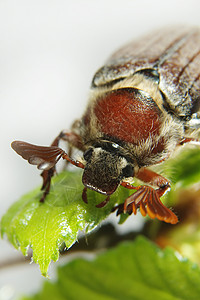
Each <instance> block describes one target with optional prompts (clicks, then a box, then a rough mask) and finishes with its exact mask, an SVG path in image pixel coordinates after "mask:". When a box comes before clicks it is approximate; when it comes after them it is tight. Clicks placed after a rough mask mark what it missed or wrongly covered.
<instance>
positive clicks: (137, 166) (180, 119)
mask: <svg viewBox="0 0 200 300" xmlns="http://www.w3.org/2000/svg"><path fill="white" fill-rule="evenodd" d="M199 70H200V30H199V29H196V28H183V27H182V28H172V29H167V30H163V31H158V32H154V33H152V34H151V35H148V36H147V37H145V38H143V39H140V40H138V41H135V42H133V43H130V44H128V45H127V46H125V47H123V48H121V49H120V50H119V51H117V52H116V53H115V54H114V55H113V56H111V58H110V59H109V60H108V61H107V63H106V64H105V65H104V66H103V67H102V68H101V69H100V70H98V71H97V73H96V74H95V76H94V78H93V81H92V85H91V93H90V99H89V103H88V106H87V109H86V111H85V113H84V114H83V116H82V118H81V119H80V120H79V121H76V122H75V123H74V125H73V126H72V130H71V131H70V132H64V131H63V132H61V133H60V135H59V136H58V137H57V138H56V139H55V140H54V141H53V143H52V145H51V146H50V147H40V146H35V145H32V144H28V143H25V142H20V141H15V142H13V143H12V147H13V149H14V150H15V151H16V152H17V153H18V154H20V155H21V156H22V157H23V158H24V159H27V160H28V161H29V162H30V163H31V164H35V165H37V166H38V168H39V169H42V170H43V172H42V177H43V186H42V189H43V190H44V195H43V198H42V199H41V201H44V199H45V197H46V195H47V194H48V192H49V189H50V182H51V177H52V176H53V174H54V172H55V165H56V163H57V161H58V160H59V159H60V158H61V157H62V158H63V159H66V160H67V161H69V162H70V163H72V164H73V165H76V166H77V167H80V168H83V169H84V171H83V177H82V181H83V184H84V186H85V187H84V189H83V200H84V201H85V202H87V188H89V189H92V190H94V191H96V192H99V193H101V194H104V195H106V196H107V197H106V199H105V201H103V202H102V203H100V204H99V205H98V207H102V206H104V205H105V204H106V203H107V202H108V201H109V196H110V195H111V194H113V193H114V192H115V190H116V189H117V187H118V186H119V185H122V186H124V187H125V188H128V189H135V190H136V192H135V193H133V194H132V195H131V196H129V197H128V198H127V199H126V200H125V202H124V204H123V205H119V206H118V207H117V209H118V213H121V212H125V213H132V212H133V213H135V214H136V211H137V209H138V208H140V211H141V213H142V215H144V216H145V215H146V214H148V215H149V216H150V217H151V218H155V217H156V218H158V219H159V220H163V221H165V222H168V223H172V224H175V223H177V221H178V219H177V216H176V215H175V214H174V213H173V212H172V211H171V210H169V209H168V208H167V207H165V206H164V205H163V204H162V203H161V201H160V197H161V196H162V195H163V194H164V193H165V192H166V191H167V190H168V189H169V188H170V183H169V181H168V180H167V179H165V178H164V177H162V176H161V175H159V174H157V173H155V172H153V171H151V170H149V169H147V168H146V167H148V166H151V165H154V164H157V163H160V162H161V161H164V160H165V159H167V158H168V157H169V156H170V155H171V154H172V153H173V151H174V150H175V149H176V147H177V146H178V145H182V144H184V143H187V142H190V141H194V140H197V138H198V136H199V132H200V71H199ZM61 139H62V140H65V141H67V142H68V144H69V147H70V149H71V147H75V148H77V149H79V150H81V151H82V152H83V158H82V160H81V161H76V160H73V159H72V158H70V157H69V155H68V154H67V153H66V152H65V151H63V150H62V149H61V148H59V147H58V144H59V141H60V140H61ZM133 177H136V178H138V179H140V180H142V181H143V182H144V183H147V184H148V185H141V186H132V185H131V184H130V183H129V182H130V179H132V178H133Z"/></svg>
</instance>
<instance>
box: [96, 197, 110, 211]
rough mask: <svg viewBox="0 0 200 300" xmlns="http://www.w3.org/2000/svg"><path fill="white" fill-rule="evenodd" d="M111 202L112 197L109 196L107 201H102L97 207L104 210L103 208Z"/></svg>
mask: <svg viewBox="0 0 200 300" xmlns="http://www.w3.org/2000/svg"><path fill="white" fill-rule="evenodd" d="M109 200H110V196H107V197H106V199H105V200H104V201H102V202H101V203H99V204H97V205H96V207H98V208H102V207H104V206H106V204H107V203H108V202H109Z"/></svg>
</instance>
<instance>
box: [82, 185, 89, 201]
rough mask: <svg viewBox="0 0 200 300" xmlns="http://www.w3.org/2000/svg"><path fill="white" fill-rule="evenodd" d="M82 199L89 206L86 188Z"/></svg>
mask: <svg viewBox="0 0 200 300" xmlns="http://www.w3.org/2000/svg"><path fill="white" fill-rule="evenodd" d="M82 199H83V201H84V202H85V203H86V204H88V200H87V188H86V187H84V189H83V192H82Z"/></svg>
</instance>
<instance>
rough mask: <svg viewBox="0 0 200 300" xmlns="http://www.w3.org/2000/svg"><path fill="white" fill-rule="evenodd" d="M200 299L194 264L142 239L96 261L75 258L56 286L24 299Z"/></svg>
mask: <svg viewBox="0 0 200 300" xmlns="http://www.w3.org/2000/svg"><path fill="white" fill-rule="evenodd" d="M199 295H200V269H199V268H198V267H197V266H196V265H194V264H192V263H191V262H189V261H187V260H185V259H182V258H181V257H179V256H177V255H176V253H175V252H174V251H173V250H172V249H170V248H168V249H165V250H164V251H163V250H160V249H159V248H158V247H156V246H155V245H154V244H152V243H151V242H149V241H148V240H146V239H145V238H143V237H138V238H137V239H136V241H135V242H126V243H122V244H121V245H119V246H118V247H116V248H115V249H111V250H109V251H107V252H105V253H104V254H101V255H99V256H98V257H97V258H96V259H95V260H93V261H87V260H84V259H76V260H74V261H72V262H70V263H69V264H67V265H65V266H62V267H59V269H58V279H57V282H55V283H51V282H49V281H48V282H45V284H44V286H43V289H42V291H41V292H40V293H38V294H37V295H35V296H33V297H30V298H23V300H36V299H37V300H40V299H42V300H46V299H48V300H51V299H52V300H53V299H57V300H63V299H67V300H72V299H87V300H89V299H91V300H92V299H95V300H112V299H113V300H114V299H115V300H116V299H119V300H128V299H137V300H143V299H148V300H155V299H159V300H179V299H182V300H186V299H188V300H197V299H199Z"/></svg>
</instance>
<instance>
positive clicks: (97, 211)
mask: <svg viewBox="0 0 200 300" xmlns="http://www.w3.org/2000/svg"><path fill="white" fill-rule="evenodd" d="M82 190H83V185H82V182H81V173H80V172H76V173H74V172H67V171H65V172H63V173H61V174H59V175H58V176H56V177H54V178H53V182H52V188H51V192H50V194H49V195H48V196H47V198H46V200H45V202H44V203H40V202H39V200H40V198H41V195H42V192H41V191H40V189H39V188H38V189H36V190H34V191H32V192H31V193H28V194H27V195H25V196H23V197H22V198H21V199H20V200H19V201H17V202H16V203H14V204H13V205H12V206H11V207H10V209H9V210H8V211H7V213H6V214H5V215H4V216H3V218H2V220H1V234H2V236H3V235H5V234H6V235H7V237H8V240H9V241H10V242H11V243H12V244H13V245H14V246H15V247H16V248H17V249H20V250H21V251H22V253H23V254H24V255H27V251H28V248H29V247H31V248H32V250H33V260H34V261H35V262H36V263H38V264H39V266H40V270H41V273H42V275H44V276H47V270H48V266H49V264H50V262H51V260H53V261H56V260H58V257H59V248H60V247H61V245H62V244H63V242H64V243H65V245H66V247H67V248H69V247H71V246H72V245H73V244H74V243H75V242H76V241H77V235H78V233H79V230H85V231H86V232H90V231H91V230H93V229H94V228H95V227H96V226H97V225H98V224H99V223H100V222H101V221H102V220H103V219H105V218H106V217H107V216H108V215H109V214H110V213H111V210H112V208H113V206H114V203H115V202H116V200H117V199H118V198H117V194H118V197H119V194H120V195H121V197H122V199H125V198H126V197H127V196H128V193H129V191H128V190H126V189H124V188H120V189H119V191H118V192H117V194H116V193H115V195H113V196H112V197H111V199H110V201H109V203H108V204H107V205H106V206H105V207H104V208H97V207H96V205H97V204H98V203H100V202H102V201H103V200H104V199H105V196H103V195H100V194H99V193H96V192H93V191H90V190H89V191H88V204H85V203H84V202H83V200H82ZM121 197H120V198H121Z"/></svg>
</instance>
